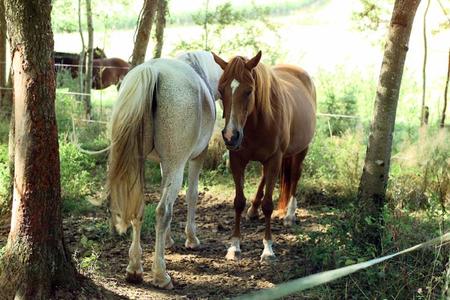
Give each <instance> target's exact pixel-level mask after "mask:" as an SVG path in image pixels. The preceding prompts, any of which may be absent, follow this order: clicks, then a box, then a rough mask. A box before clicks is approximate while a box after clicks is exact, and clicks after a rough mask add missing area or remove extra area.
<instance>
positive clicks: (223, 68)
mask: <svg viewBox="0 0 450 300" xmlns="http://www.w3.org/2000/svg"><path fill="white" fill-rule="evenodd" d="M211 53H212V55H213V57H214V60H215V62H216V63H217V64H218V65H219V66H220V67H221V68H222V70H225V68H226V67H227V65H228V63H227V62H226V61H224V60H223V59H221V58H220V57H219V56H218V55H217V54H215V53H214V52H212V51H211Z"/></svg>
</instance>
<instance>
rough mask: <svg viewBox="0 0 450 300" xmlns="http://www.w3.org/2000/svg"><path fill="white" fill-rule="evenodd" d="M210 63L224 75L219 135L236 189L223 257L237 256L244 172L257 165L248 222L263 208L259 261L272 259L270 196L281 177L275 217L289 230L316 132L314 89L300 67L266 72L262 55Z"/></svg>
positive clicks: (218, 60) (271, 203) (273, 69)
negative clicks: (222, 123)
mask: <svg viewBox="0 0 450 300" xmlns="http://www.w3.org/2000/svg"><path fill="white" fill-rule="evenodd" d="M214 59H215V61H216V62H217V64H218V65H220V67H221V68H222V69H223V70H224V73H223V75H222V77H221V79H220V82H219V93H220V95H221V99H222V100H223V105H224V117H225V124H226V125H225V128H224V130H223V131H222V135H223V139H224V141H225V145H226V146H227V148H228V149H229V150H230V167H231V171H232V174H233V179H234V183H235V188H236V195H235V198H234V208H235V226H234V231H233V236H232V242H231V246H230V247H229V248H228V252H227V255H226V258H227V259H231V260H234V259H237V258H238V256H239V255H240V252H241V249H240V238H241V233H240V221H241V214H242V212H243V210H244V208H245V202H246V199H245V196H244V172H245V167H246V166H247V164H248V163H249V161H258V162H260V163H262V164H263V174H262V177H261V181H260V183H259V186H258V190H257V192H256V195H255V198H254V200H253V202H252V205H251V206H250V208H249V209H248V211H247V217H248V218H250V219H251V218H255V217H257V216H258V210H259V208H260V207H261V208H262V211H263V213H264V217H265V233H264V239H263V245H264V250H263V253H262V255H261V261H265V260H269V261H270V260H272V259H273V258H274V257H275V254H274V253H273V250H272V233H271V229H270V221H271V217H272V212H273V202H272V193H273V190H274V187H275V183H276V180H278V178H279V177H281V184H280V188H281V190H280V199H279V202H278V210H277V211H276V214H275V215H276V216H279V217H284V223H285V225H291V224H292V223H293V222H294V221H295V209H296V207H297V200H296V198H295V193H296V190H297V182H298V180H299V179H300V176H301V172H302V163H303V160H304V159H305V156H306V153H307V151H308V146H309V144H310V142H311V140H312V138H313V135H314V131H315V125H316V91H315V87H314V84H313V82H312V80H311V78H310V77H309V75H308V74H307V73H306V72H305V71H304V70H303V69H301V68H299V67H295V66H291V65H278V66H275V67H274V68H269V67H267V66H265V65H264V64H263V63H260V62H259V61H260V59H261V51H260V52H258V54H257V55H256V56H255V57H253V58H252V59H250V60H248V59H246V58H244V57H241V56H236V57H234V58H233V59H231V61H230V62H229V63H227V62H226V61H224V60H223V59H222V58H220V57H219V56H217V55H215V54H214ZM280 175H281V176H280Z"/></svg>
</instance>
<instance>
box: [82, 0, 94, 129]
mask: <svg viewBox="0 0 450 300" xmlns="http://www.w3.org/2000/svg"><path fill="white" fill-rule="evenodd" d="M86 16H87V28H88V48H87V51H86V52H87V55H86V56H87V59H86V76H85V81H84V93H85V94H87V95H83V97H84V110H85V113H86V119H88V120H90V119H91V113H92V112H91V110H92V104H91V87H92V63H93V60H94V27H93V25H92V8H91V0H86Z"/></svg>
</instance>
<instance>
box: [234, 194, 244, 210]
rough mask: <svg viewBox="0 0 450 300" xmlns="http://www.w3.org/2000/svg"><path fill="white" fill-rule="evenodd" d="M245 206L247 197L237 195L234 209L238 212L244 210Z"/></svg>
mask: <svg viewBox="0 0 450 300" xmlns="http://www.w3.org/2000/svg"><path fill="white" fill-rule="evenodd" d="M244 208H245V197H242V196H236V197H235V198H234V209H235V210H236V211H238V212H242V211H244Z"/></svg>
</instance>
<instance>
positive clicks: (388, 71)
mask: <svg viewBox="0 0 450 300" xmlns="http://www.w3.org/2000/svg"><path fill="white" fill-rule="evenodd" d="M419 3H420V0H396V1H395V4H394V10H393V13H392V18H391V22H390V25H389V32H388V37H387V41H386V46H385V50H384V57H383V62H382V66H381V71H380V78H379V82H378V88H377V94H376V99H375V108H374V117H373V121H372V127H371V132H370V136H369V143H368V146H367V153H366V159H365V163H364V169H363V174H362V176H361V181H360V184H359V192H358V209H359V212H358V214H357V217H356V218H357V219H358V226H357V228H355V238H356V239H358V240H359V241H361V242H368V243H370V244H373V245H375V246H376V247H377V248H378V250H380V246H381V238H380V235H381V225H382V223H383V217H382V209H383V206H384V204H385V197H386V186H387V182H388V175H389V166H390V159H391V148H392V134H393V131H394V125H395V115H396V112H397V103H398V97H399V91H400V85H401V81H402V75H403V68H404V64H405V58H406V53H407V51H408V43H409V37H410V34H411V28H412V24H413V21H414V16H415V13H416V11H417V7H418V5H419Z"/></svg>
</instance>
